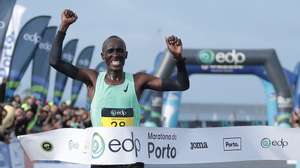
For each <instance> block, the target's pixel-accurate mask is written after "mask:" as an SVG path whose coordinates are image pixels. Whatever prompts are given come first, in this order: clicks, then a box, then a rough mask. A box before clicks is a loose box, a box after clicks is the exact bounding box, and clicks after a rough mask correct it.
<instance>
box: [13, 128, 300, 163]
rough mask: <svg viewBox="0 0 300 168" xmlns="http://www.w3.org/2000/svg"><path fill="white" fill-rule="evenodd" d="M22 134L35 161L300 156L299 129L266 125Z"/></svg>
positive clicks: (181, 160)
mask: <svg viewBox="0 0 300 168" xmlns="http://www.w3.org/2000/svg"><path fill="white" fill-rule="evenodd" d="M18 138H19V140H20V141H21V144H22V147H23V149H24V150H25V151H26V153H27V154H28V156H29V158H30V159H31V160H34V161H41V160H48V161H64V162H71V163H79V164H104V165H110V164H130V163H134V162H144V163H145V164H199V163H215V162H235V161H251V160H300V150H299V149H300V147H299V145H298V142H299V140H300V132H299V130H298V129H293V128H279V127H268V126H248V127H222V128H221V127H220V128H193V129H191V128H142V127H124V128H121V127H117V128H101V127H95V128H87V129H73V128H65V129H57V130H53V131H48V132H43V133H38V134H32V135H24V136H19V137H18Z"/></svg>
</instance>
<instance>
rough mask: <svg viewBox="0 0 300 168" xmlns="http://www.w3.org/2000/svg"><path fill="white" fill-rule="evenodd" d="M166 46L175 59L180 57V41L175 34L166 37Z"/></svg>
mask: <svg viewBox="0 0 300 168" xmlns="http://www.w3.org/2000/svg"><path fill="white" fill-rule="evenodd" d="M166 43H167V47H168V49H169V51H170V53H171V54H172V55H173V56H174V58H175V59H177V60H179V59H181V58H182V56H181V54H182V42H181V40H180V38H178V37H176V36H173V35H172V36H169V37H166Z"/></svg>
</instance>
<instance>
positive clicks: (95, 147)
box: [92, 132, 105, 159]
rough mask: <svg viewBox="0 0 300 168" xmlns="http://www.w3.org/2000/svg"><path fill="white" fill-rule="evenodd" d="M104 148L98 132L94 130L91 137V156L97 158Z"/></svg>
mask: <svg viewBox="0 0 300 168" xmlns="http://www.w3.org/2000/svg"><path fill="white" fill-rule="evenodd" d="M104 149H105V144H104V140H103V138H102V137H101V135H100V134H98V133H97V132H95V133H94V134H93V137H92V158H93V159H97V158H99V157H100V156H101V155H102V154H103V152H104Z"/></svg>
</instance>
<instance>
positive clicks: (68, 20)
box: [60, 9, 77, 32]
mask: <svg viewBox="0 0 300 168" xmlns="http://www.w3.org/2000/svg"><path fill="white" fill-rule="evenodd" d="M76 20H77V15H76V14H75V12H73V11H72V10H70V9H65V10H64V11H63V12H62V14H61V27H60V29H61V31H64V32H65V31H66V30H67V29H68V27H69V26H70V25H71V24H72V23H74V22H75V21H76Z"/></svg>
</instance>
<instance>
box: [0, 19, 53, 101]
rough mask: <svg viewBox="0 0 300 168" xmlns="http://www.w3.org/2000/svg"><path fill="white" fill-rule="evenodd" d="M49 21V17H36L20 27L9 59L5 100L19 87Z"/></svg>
mask: <svg viewBox="0 0 300 168" xmlns="http://www.w3.org/2000/svg"><path fill="white" fill-rule="evenodd" d="M49 20H50V16H37V17H34V18H32V19H31V20H29V21H28V22H27V23H26V24H25V25H24V26H23V27H22V29H21V31H20V33H19V35H18V38H17V41H16V44H15V48H14V51H13V57H12V59H11V65H10V71H9V77H8V82H7V90H6V93H5V94H6V98H7V99H9V98H10V97H12V96H13V95H14V92H15V90H16V89H17V87H18V86H19V83H20V81H21V79H22V77H23V75H24V73H25V71H26V69H27V67H28V66H29V63H30V61H31V60H32V57H33V53H34V51H35V49H36V48H37V46H38V44H39V42H40V40H41V36H42V34H43V32H44V30H45V29H46V27H47V25H48V22H49Z"/></svg>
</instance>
